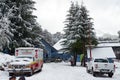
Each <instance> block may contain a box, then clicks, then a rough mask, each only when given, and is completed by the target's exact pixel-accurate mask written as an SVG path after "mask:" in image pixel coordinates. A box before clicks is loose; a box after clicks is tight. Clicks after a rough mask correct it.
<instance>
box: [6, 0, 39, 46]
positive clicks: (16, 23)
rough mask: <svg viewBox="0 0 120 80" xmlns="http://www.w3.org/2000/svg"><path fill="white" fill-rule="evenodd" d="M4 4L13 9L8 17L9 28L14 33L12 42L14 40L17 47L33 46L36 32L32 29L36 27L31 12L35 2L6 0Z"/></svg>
mask: <svg viewBox="0 0 120 80" xmlns="http://www.w3.org/2000/svg"><path fill="white" fill-rule="evenodd" d="M5 4H7V5H8V6H9V7H10V8H13V9H14V10H13V11H12V14H13V16H11V17H9V20H10V21H11V23H10V27H11V28H10V30H11V32H12V33H13V34H14V36H13V39H12V40H13V42H16V43H17V44H18V46H19V47H20V46H22V47H23V46H33V43H34V40H35V38H37V37H38V36H37V35H38V33H37V34H36V33H35V32H34V31H35V30H33V29H35V27H36V28H38V25H37V22H36V16H34V15H33V14H32V12H33V10H35V8H34V4H35V2H34V1H32V0H6V1H5ZM39 27H40V26H39ZM38 30H39V29H38ZM11 44H12V43H11Z"/></svg>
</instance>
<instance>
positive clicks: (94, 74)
mask: <svg viewBox="0 0 120 80" xmlns="http://www.w3.org/2000/svg"><path fill="white" fill-rule="evenodd" d="M92 75H93V76H94V77H96V72H94V71H93V69H92Z"/></svg>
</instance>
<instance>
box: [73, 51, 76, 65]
mask: <svg viewBox="0 0 120 80" xmlns="http://www.w3.org/2000/svg"><path fill="white" fill-rule="evenodd" d="M73 56H74V62H73V65H74V66H76V60H77V53H76V52H75V53H74V55H73Z"/></svg>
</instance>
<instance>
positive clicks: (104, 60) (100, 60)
mask: <svg viewBox="0 0 120 80" xmlns="http://www.w3.org/2000/svg"><path fill="white" fill-rule="evenodd" d="M94 62H101V63H108V60H107V59H95V61H94Z"/></svg>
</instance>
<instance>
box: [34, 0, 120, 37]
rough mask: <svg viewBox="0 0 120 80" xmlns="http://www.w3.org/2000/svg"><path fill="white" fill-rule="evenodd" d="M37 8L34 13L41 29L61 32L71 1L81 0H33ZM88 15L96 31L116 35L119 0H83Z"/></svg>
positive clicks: (119, 17) (118, 18)
mask: <svg viewBox="0 0 120 80" xmlns="http://www.w3.org/2000/svg"><path fill="white" fill-rule="evenodd" d="M35 1H36V5H35V7H36V8H37V10H36V11H35V12H34V14H35V15H36V16H37V17H38V19H37V20H38V22H39V23H40V24H41V26H42V28H43V29H47V30H48V31H49V32H51V33H55V32H57V31H59V32H63V28H64V23H63V22H64V21H65V19H66V15H67V11H68V10H69V7H70V4H71V1H78V2H79V4H81V0H35ZM84 5H85V6H86V8H87V10H89V15H90V17H92V18H93V19H94V20H93V22H94V28H95V30H96V31H97V33H100V32H102V33H110V34H115V35H117V32H118V30H120V22H119V21H120V0H84Z"/></svg>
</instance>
